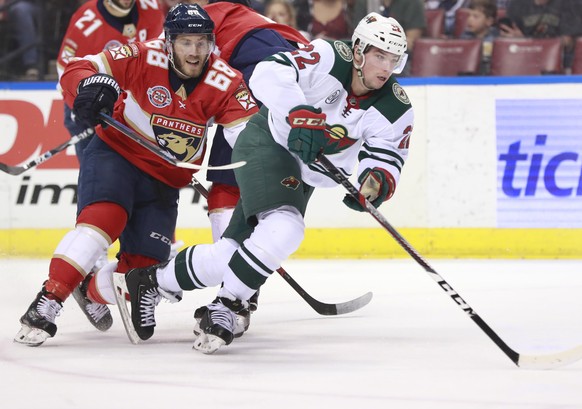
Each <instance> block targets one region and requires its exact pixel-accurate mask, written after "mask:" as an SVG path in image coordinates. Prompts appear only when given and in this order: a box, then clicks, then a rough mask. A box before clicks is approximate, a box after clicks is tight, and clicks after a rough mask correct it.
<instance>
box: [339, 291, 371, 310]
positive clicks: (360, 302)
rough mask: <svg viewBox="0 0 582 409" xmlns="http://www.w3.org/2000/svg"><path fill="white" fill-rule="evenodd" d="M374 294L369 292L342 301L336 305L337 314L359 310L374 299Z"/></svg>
mask: <svg viewBox="0 0 582 409" xmlns="http://www.w3.org/2000/svg"><path fill="white" fill-rule="evenodd" d="M372 297H373V294H372V293H371V292H367V293H366V294H364V295H362V296H360V297H358V298H355V299H353V300H351V301H346V302H342V303H339V304H336V305H335V308H336V314H335V315H342V314H349V313H350V312H354V311H357V310H359V309H360V308H363V307H365V306H366V305H368V304H369V303H370V301H372Z"/></svg>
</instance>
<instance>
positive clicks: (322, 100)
mask: <svg viewBox="0 0 582 409" xmlns="http://www.w3.org/2000/svg"><path fill="white" fill-rule="evenodd" d="M352 59H353V56H352V51H351V43H350V42H345V41H326V40H321V39H318V40H314V41H312V42H311V44H310V45H309V46H307V47H306V48H302V49H299V50H296V51H293V52H284V53H278V54H275V55H274V56H272V57H269V58H267V59H265V60H264V61H262V62H260V63H259V64H257V66H256V68H255V70H254V73H253V75H252V77H251V79H250V81H249V85H250V88H251V90H252V92H253V94H254V95H255V97H256V98H257V99H259V100H260V101H261V102H262V103H263V104H264V105H265V106H266V107H267V108H268V109H269V129H270V131H271V134H272V135H273V138H274V139H275V141H277V142H278V143H279V144H280V145H281V146H283V147H284V148H285V149H287V150H288V147H287V138H288V136H289V131H290V130H291V128H290V126H289V124H288V123H287V121H286V118H287V115H288V114H289V111H290V110H291V109H293V108H294V107H296V106H297V105H311V106H314V107H316V108H321V109H322V111H323V112H324V113H325V114H326V115H327V124H328V125H327V129H326V136H327V137H328V138H330V143H331V142H335V145H334V148H333V152H334V153H333V154H327V155H326V156H327V157H328V158H329V159H330V160H331V161H332V162H333V163H334V165H335V166H337V167H338V168H339V169H340V170H342V171H343V172H344V174H345V175H346V176H349V175H350V174H351V173H352V172H353V170H354V167H355V165H356V164H357V163H358V161H359V167H358V174H359V173H361V172H363V171H364V170H365V169H366V168H374V167H380V168H383V169H386V170H387V171H388V172H390V173H391V174H392V176H393V177H394V181H395V182H396V183H398V180H399V178H400V172H401V170H402V166H403V165H404V162H405V161H406V158H407V156H408V145H409V139H410V135H411V132H412V127H413V121H414V112H413V109H412V105H411V104H410V100H409V99H408V96H407V95H406V92H404V90H403V89H402V87H401V86H400V84H398V82H397V81H396V79H394V78H392V77H391V78H390V79H389V80H388V81H387V82H386V84H384V86H383V87H382V88H381V89H379V90H376V91H373V92H370V93H368V94H366V95H364V96H361V97H356V96H354V95H353V94H352V93H351V92H350V91H351V86H350V84H351V82H352ZM298 161H299V162H300V166H301V172H302V175H301V176H302V178H303V180H304V181H305V183H308V184H309V185H311V186H315V187H332V186H336V183H335V182H334V181H333V180H332V179H331V178H330V177H329V176H327V175H326V174H325V173H326V172H325V170H324V169H323V167H322V166H321V165H320V164H318V163H311V164H309V165H306V164H304V163H303V162H301V161H300V160H299V159H298Z"/></svg>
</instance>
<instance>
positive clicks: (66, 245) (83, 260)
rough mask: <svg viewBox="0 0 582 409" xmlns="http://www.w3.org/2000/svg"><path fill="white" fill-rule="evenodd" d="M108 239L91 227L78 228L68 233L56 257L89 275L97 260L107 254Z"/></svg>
mask: <svg viewBox="0 0 582 409" xmlns="http://www.w3.org/2000/svg"><path fill="white" fill-rule="evenodd" d="M109 244H110V243H109V242H108V241H107V239H106V238H105V237H104V236H103V235H102V234H101V233H100V232H99V231H97V230H96V229H94V228H92V227H89V226H84V225H81V226H77V227H76V228H75V230H72V231H70V232H68V233H67V234H66V235H65V237H63V239H62V240H61V241H60V242H59V244H58V246H57V248H56V250H55V253H54V256H55V257H59V258H62V259H64V260H66V261H68V262H69V263H70V264H72V265H73V266H75V267H76V268H78V269H80V270H79V271H80V272H81V273H82V274H83V275H87V274H88V273H89V272H90V271H91V269H92V268H93V266H94V265H95V262H96V261H97V259H98V258H99V257H100V256H101V254H103V253H104V252H107V248H108V247H109Z"/></svg>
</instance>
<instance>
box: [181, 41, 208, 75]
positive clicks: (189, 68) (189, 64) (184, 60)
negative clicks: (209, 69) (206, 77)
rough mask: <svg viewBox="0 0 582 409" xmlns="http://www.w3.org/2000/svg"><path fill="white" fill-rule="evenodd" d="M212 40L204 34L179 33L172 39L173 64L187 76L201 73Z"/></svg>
mask: <svg viewBox="0 0 582 409" xmlns="http://www.w3.org/2000/svg"><path fill="white" fill-rule="evenodd" d="M211 47H212V42H211V41H210V39H209V38H208V36H206V35H205V34H180V35H178V36H177V37H176V39H175V40H174V65H175V67H176V69H177V70H178V71H179V72H178V75H180V74H182V75H185V76H186V77H188V78H197V77H199V76H200V74H202V69H203V68H204V63H205V62H206V60H207V58H208V54H210V51H211Z"/></svg>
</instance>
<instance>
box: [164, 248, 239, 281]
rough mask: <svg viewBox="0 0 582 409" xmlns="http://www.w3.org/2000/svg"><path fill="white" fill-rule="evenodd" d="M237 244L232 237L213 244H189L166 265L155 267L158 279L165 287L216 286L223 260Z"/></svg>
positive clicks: (226, 258)
mask: <svg viewBox="0 0 582 409" xmlns="http://www.w3.org/2000/svg"><path fill="white" fill-rule="evenodd" d="M237 247H238V244H237V243H236V242H235V241H234V240H232V239H226V238H222V239H220V240H219V241H217V242H216V243H214V244H199V245H197V246H193V247H188V248H186V249H184V250H182V251H181V252H179V253H178V255H177V256H176V258H175V259H174V260H173V261H171V262H170V263H169V264H168V266H166V268H164V269H160V270H158V283H159V284H160V286H161V287H162V288H163V289H165V290H168V291H177V290H179V289H181V290H186V291H190V290H194V289H196V288H204V287H213V286H216V285H218V284H220V283H221V282H222V276H223V275H224V271H225V269H226V268H227V265H226V263H227V261H228V260H230V258H231V257H232V255H233V253H234V252H235V250H236V249H237ZM172 264H173V266H172ZM168 275H169V276H168ZM172 276H174V277H172ZM162 283H163V284H162ZM176 285H178V288H175V286H176Z"/></svg>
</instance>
